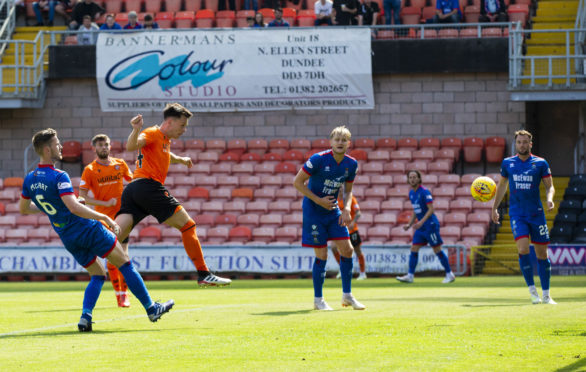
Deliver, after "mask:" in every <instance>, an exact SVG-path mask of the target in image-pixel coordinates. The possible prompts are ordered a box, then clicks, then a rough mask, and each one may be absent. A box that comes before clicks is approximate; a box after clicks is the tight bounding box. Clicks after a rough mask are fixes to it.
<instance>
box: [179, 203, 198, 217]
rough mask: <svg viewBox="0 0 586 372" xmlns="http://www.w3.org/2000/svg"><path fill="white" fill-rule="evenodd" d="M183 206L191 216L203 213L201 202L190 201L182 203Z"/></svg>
mask: <svg viewBox="0 0 586 372" xmlns="http://www.w3.org/2000/svg"><path fill="white" fill-rule="evenodd" d="M181 205H182V206H183V208H185V210H186V211H187V213H189V214H190V215H191V214H194V213H199V212H201V201H199V200H188V201H186V202H183V203H181Z"/></svg>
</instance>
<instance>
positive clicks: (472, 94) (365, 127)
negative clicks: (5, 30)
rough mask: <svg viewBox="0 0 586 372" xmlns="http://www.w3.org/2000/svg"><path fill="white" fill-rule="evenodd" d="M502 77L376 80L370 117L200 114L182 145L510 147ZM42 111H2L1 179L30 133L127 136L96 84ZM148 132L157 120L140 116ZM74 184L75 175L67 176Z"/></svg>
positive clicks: (519, 111)
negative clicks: (295, 142)
mask: <svg viewBox="0 0 586 372" xmlns="http://www.w3.org/2000/svg"><path fill="white" fill-rule="evenodd" d="M507 79H508V75H507V73H506V72H502V73H500V72H497V73H495V72H488V73H480V72H477V73H427V74H421V73H412V74H393V75H388V74H387V75H376V76H375V77H374V93H375V104H376V105H375V108H374V109H373V110H347V111H346V110H298V111H263V112H253V113H241V112H238V113H213V114H212V113H202V114H198V115H196V116H195V117H194V118H193V119H191V120H190V127H189V128H188V130H187V132H186V134H185V135H184V137H183V138H195V137H198V138H203V139H212V138H223V139H233V138H243V139H251V138H259V137H260V138H266V139H271V138H308V139H314V138H323V137H325V136H327V135H328V134H329V132H330V130H331V129H332V127H333V126H334V125H340V124H346V125H348V126H349V128H350V129H351V131H352V134H353V136H354V137H371V138H377V137H395V138H397V137H416V138H422V137H452V136H455V137H461V138H463V137H468V136H479V137H487V136H495V135H496V136H504V137H506V138H507V139H508V138H510V135H511V134H512V133H513V132H514V131H515V130H517V129H519V128H521V127H523V126H524V125H525V121H526V112H525V103H524V102H513V101H511V100H510V93H509V92H508V91H507ZM47 84H48V91H47V99H46V101H45V106H44V108H43V109H6V110H0V144H1V149H0V159H1V168H0V177H9V176H22V174H23V153H24V149H25V148H26V146H28V145H29V144H30V139H31V137H32V135H33V133H34V132H35V131H37V130H39V129H41V128H45V127H53V128H55V129H57V130H58V131H59V134H60V137H61V138H62V141H65V140H77V141H82V142H83V141H87V140H89V139H90V138H91V137H92V136H93V135H95V134H96V133H98V132H104V133H106V134H108V135H109V136H110V137H111V138H112V139H114V140H120V141H124V140H125V139H126V137H127V136H128V133H129V130H130V126H129V124H128V122H129V120H130V118H131V116H132V115H134V114H136V112H129V113H120V112H114V113H104V112H102V111H101V110H100V108H99V102H98V92H97V86H96V82H95V79H93V78H85V79H79V78H77V79H59V80H48V81H47ZM143 115H144V118H145V123H146V124H147V125H155V124H159V123H160V122H161V120H162V115H161V114H160V113H149V112H144V113H143ZM72 175H73V176H75V174H72Z"/></svg>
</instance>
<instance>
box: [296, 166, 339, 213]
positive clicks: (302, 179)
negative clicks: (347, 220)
mask: <svg viewBox="0 0 586 372" xmlns="http://www.w3.org/2000/svg"><path fill="white" fill-rule="evenodd" d="M308 180H309V174H307V173H305V171H304V170H303V168H302V169H300V170H299V172H298V173H297V175H296V176H295V179H294V180H293V186H295V188H296V189H297V191H299V192H300V193H301V194H303V196H306V197H308V198H309V199H310V200H311V201H313V202H314V203H315V204H318V205H320V206H322V207H324V208H325V209H328V210H331V209H335V208H336V206H337V205H338V201H337V200H336V198H335V197H334V196H332V195H326V196H324V197H323V198H320V197H319V196H317V195H315V194H314V193H313V192H312V191H311V190H310V189H309V187H307V184H306V182H307V181H308Z"/></svg>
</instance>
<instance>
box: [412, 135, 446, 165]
mask: <svg viewBox="0 0 586 372" xmlns="http://www.w3.org/2000/svg"><path fill="white" fill-rule="evenodd" d="M438 142H439V140H438ZM412 158H413V160H427V161H433V159H434V158H435V151H434V150H432V149H431V148H424V149H421V150H416V151H413V152H412Z"/></svg>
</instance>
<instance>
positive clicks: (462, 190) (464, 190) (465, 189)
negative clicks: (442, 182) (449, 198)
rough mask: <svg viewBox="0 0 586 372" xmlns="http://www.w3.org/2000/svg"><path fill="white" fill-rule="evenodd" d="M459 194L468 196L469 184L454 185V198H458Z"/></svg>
mask: <svg viewBox="0 0 586 372" xmlns="http://www.w3.org/2000/svg"><path fill="white" fill-rule="evenodd" d="M461 196H470V186H458V187H456V198H459V197H461Z"/></svg>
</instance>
